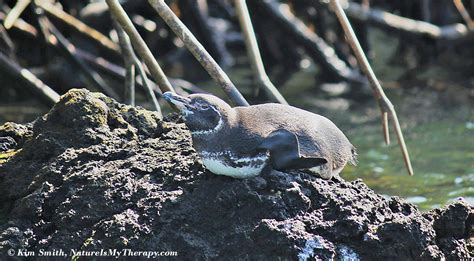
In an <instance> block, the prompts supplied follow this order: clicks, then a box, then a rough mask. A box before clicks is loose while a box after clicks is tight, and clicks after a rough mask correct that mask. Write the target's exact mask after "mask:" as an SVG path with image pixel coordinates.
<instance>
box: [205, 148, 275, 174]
mask: <svg viewBox="0 0 474 261" xmlns="http://www.w3.org/2000/svg"><path fill="white" fill-rule="evenodd" d="M200 156H201V159H202V163H203V164H204V166H205V167H206V169H208V170H209V171H211V172H212V173H214V174H216V175H224V176H230V177H233V178H242V179H243V178H250V177H255V176H258V175H259V174H260V173H261V172H262V170H263V168H264V167H265V165H266V164H267V161H268V158H269V157H268V155H265V154H263V155H259V156H255V157H244V158H237V157H235V156H233V155H232V154H231V153H229V152H223V153H220V152H219V153H208V152H203V153H201V154H200Z"/></svg>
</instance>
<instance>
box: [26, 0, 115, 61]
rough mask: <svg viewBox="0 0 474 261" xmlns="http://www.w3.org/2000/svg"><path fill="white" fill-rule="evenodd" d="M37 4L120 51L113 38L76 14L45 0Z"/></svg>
mask: <svg viewBox="0 0 474 261" xmlns="http://www.w3.org/2000/svg"><path fill="white" fill-rule="evenodd" d="M35 4H36V5H37V6H39V7H41V8H42V9H43V10H45V11H46V12H47V13H48V14H50V15H52V16H54V17H56V18H57V19H59V20H61V21H62V22H64V23H65V24H67V25H68V26H70V27H72V28H74V29H75V30H76V31H78V32H80V33H82V34H83V35H85V36H87V37H88V38H90V39H92V40H94V41H95V42H97V43H100V44H101V45H102V46H104V47H105V48H107V49H110V50H111V51H113V52H116V53H118V52H119V51H120V47H119V46H118V45H117V44H116V43H114V42H113V41H112V40H110V39H109V38H108V37H107V36H105V35H103V34H102V33H101V32H99V31H97V30H95V29H94V28H92V27H90V26H88V25H86V24H85V23H83V22H82V21H80V20H79V19H77V18H75V17H74V16H72V15H70V14H68V13H66V12H64V11H63V10H61V9H59V8H58V7H56V6H54V5H52V4H50V3H48V2H47V1H43V0H41V1H38V0H36V1H35Z"/></svg>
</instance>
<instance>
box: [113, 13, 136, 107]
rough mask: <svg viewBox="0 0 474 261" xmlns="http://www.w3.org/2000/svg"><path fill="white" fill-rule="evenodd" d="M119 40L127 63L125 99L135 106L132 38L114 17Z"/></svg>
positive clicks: (124, 61)
mask: <svg viewBox="0 0 474 261" xmlns="http://www.w3.org/2000/svg"><path fill="white" fill-rule="evenodd" d="M112 20H113V22H114V27H115V30H116V31H117V36H118V40H119V45H120V50H121V51H122V56H123V63H124V65H125V99H127V98H128V103H129V104H130V105H132V106H135V60H134V59H133V57H134V53H133V49H132V44H131V43H130V38H128V35H127V34H126V33H125V31H124V30H123V29H122V27H121V26H120V24H119V23H118V22H117V20H115V19H112Z"/></svg>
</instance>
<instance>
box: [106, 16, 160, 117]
mask: <svg viewBox="0 0 474 261" xmlns="http://www.w3.org/2000/svg"><path fill="white" fill-rule="evenodd" d="M113 20H114V23H115V27H116V28H117V35H118V37H119V41H120V46H121V48H122V50H123V52H124V60H125V65H126V66H127V64H128V66H129V67H130V68H133V73H132V72H128V71H129V70H127V69H126V71H125V79H126V81H127V77H133V79H129V81H130V82H133V85H132V84H131V83H129V85H128V89H130V100H132V101H133V103H130V104H131V105H133V106H135V68H136V69H137V70H138V74H139V75H140V77H141V79H142V86H143V87H144V89H145V92H146V94H147V96H148V97H149V98H150V100H151V101H152V103H153V106H154V107H155V110H156V111H157V112H158V114H159V115H160V117H161V118H163V115H162V114H161V108H160V104H159V103H158V99H157V98H156V95H155V92H154V91H153V88H152V87H151V86H150V84H149V81H148V77H147V76H146V72H145V70H144V69H143V64H142V63H141V62H140V60H139V59H138V57H137V56H136V55H135V52H134V51H133V47H132V43H131V42H130V38H129V37H128V35H127V34H126V33H125V31H124V30H123V28H122V27H121V26H120V24H119V23H118V22H117V20H115V19H114V18H113ZM127 72H128V73H129V74H130V75H128V74H127Z"/></svg>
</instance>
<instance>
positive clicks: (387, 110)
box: [330, 0, 413, 176]
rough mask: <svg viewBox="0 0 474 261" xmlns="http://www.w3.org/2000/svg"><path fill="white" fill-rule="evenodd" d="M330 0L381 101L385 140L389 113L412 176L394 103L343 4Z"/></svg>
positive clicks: (362, 67)
mask: <svg viewBox="0 0 474 261" xmlns="http://www.w3.org/2000/svg"><path fill="white" fill-rule="evenodd" d="M330 1H331V2H330V3H331V6H332V7H333V9H334V12H335V13H336V15H337V18H338V20H339V22H340V23H341V26H342V28H343V29H344V33H345V35H346V38H347V39H348V41H349V45H350V46H351V48H352V50H353V51H354V54H355V56H356V58H357V61H358V62H359V65H360V67H361V70H362V71H363V72H364V74H365V75H366V76H367V78H368V79H369V82H370V84H371V86H372V90H373V92H374V96H375V98H376V99H377V102H378V103H379V106H380V110H381V112H382V126H383V132H384V136H385V142H386V143H387V144H388V143H389V142H390V139H389V136H388V133H389V132H388V117H387V116H388V115H389V116H390V117H391V118H392V121H393V127H394V128H395V133H396V135H397V139H398V143H399V145H400V149H401V151H402V154H403V160H404V162H405V166H406V167H407V171H408V174H409V175H411V176H412V175H413V168H412V166H411V161H410V156H409V155H408V150H407V148H406V145H405V140H404V139H403V133H402V130H401V128H400V123H399V122H398V117H397V114H396V112H395V109H394V107H393V105H392V103H391V102H390V100H389V99H388V98H387V96H386V95H385V93H384V91H383V89H382V86H381V85H380V82H379V81H378V79H377V77H376V76H375V73H374V71H373V70H372V68H371V67H370V64H369V61H368V60H367V57H366V56H365V54H364V51H363V50H362V47H361V46H360V44H359V41H358V40H357V37H356V35H355V33H354V30H353V29H352V27H351V25H350V23H349V20H348V19H347V16H346V14H345V13H344V10H343V9H342V7H341V4H340V3H339V1H338V0H330Z"/></svg>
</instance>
